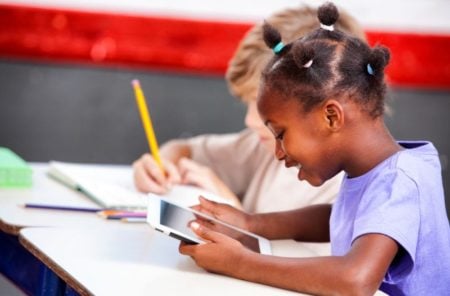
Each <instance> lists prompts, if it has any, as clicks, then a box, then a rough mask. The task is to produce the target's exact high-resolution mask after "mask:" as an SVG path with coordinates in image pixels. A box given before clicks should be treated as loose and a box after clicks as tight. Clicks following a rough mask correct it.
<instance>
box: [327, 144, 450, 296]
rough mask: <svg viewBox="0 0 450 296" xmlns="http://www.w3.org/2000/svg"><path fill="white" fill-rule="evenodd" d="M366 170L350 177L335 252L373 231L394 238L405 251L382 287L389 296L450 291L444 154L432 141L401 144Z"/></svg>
mask: <svg viewBox="0 0 450 296" xmlns="http://www.w3.org/2000/svg"><path fill="white" fill-rule="evenodd" d="M399 144H400V145H401V146H403V148H405V149H404V150H401V151H399V152H397V153H396V154H394V155H392V156H391V157H389V158H388V159H386V160H384V161H383V162H382V163H380V164H378V165H377V166H376V167H375V168H373V169H372V170H370V171H369V172H367V173H366V174H364V175H362V176H359V177H356V178H348V177H346V178H344V181H343V183H342V187H341V191H340V193H339V196H338V198H337V200H336V203H335V204H334V205H333V209H332V213H331V219H330V236H331V250H332V254H333V255H335V256H342V255H345V254H346V253H347V252H348V251H349V250H350V248H351V245H352V243H353V241H354V240H356V239H357V238H358V237H360V236H362V235H365V234H369V233H381V234H384V235H387V236H389V237H391V238H392V239H394V240H395V241H396V242H397V243H398V244H399V246H400V249H399V252H398V254H397V256H396V257H395V259H394V261H393V262H392V264H391V265H390V266H389V269H388V272H387V274H386V275H385V277H384V279H383V283H382V284H381V287H380V290H382V291H383V292H386V293H388V294H389V295H450V227H449V220H448V218H447V214H446V210H445V200H444V192H443V186H442V176H441V166H440V163H439V158H438V153H437V151H436V149H435V148H434V146H433V144H431V143H429V142H399Z"/></svg>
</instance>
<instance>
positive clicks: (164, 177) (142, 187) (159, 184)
mask: <svg viewBox="0 0 450 296" xmlns="http://www.w3.org/2000/svg"><path fill="white" fill-rule="evenodd" d="M163 164H164V170H165V172H163V171H162V170H161V168H160V167H159V166H158V163H157V162H156V161H155V159H154V158H153V156H151V155H150V154H148V153H146V154H144V155H142V156H141V157H140V158H139V159H137V160H136V161H135V162H133V175H134V184H135V186H136V188H137V189H138V190H139V191H142V192H152V193H156V194H164V193H167V191H168V190H169V189H170V187H171V186H172V185H174V184H179V183H180V182H181V177H180V173H179V171H178V169H177V167H176V166H175V165H174V163H172V162H171V161H169V160H166V159H163Z"/></svg>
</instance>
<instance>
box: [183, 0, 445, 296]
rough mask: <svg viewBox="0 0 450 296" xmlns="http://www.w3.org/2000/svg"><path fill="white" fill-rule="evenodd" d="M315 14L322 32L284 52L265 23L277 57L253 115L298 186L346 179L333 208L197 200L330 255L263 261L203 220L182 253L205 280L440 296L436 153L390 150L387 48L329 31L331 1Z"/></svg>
mask: <svg viewBox="0 0 450 296" xmlns="http://www.w3.org/2000/svg"><path fill="white" fill-rule="evenodd" d="M318 16H319V20H320V23H321V25H320V28H319V29H317V30H316V31H314V32H312V33H310V34H308V35H306V36H304V37H303V38H301V39H298V40H296V41H294V42H292V43H290V44H286V45H284V44H283V43H282V41H281V36H280V34H279V33H278V31H277V30H275V29H274V28H273V27H271V26H270V25H268V24H267V25H266V26H265V28H264V40H265V42H266V44H267V45H268V46H269V47H270V48H272V49H273V51H274V53H275V56H274V57H273V59H272V60H271V62H270V63H269V64H268V66H267V67H266V69H265V70H264V72H263V76H262V84H261V87H260V91H259V97H258V111H259V113H260V115H261V117H262V119H263V120H264V123H265V124H266V126H267V127H268V128H269V129H270V130H271V131H272V133H273V135H274V137H275V139H276V149H275V155H276V157H277V158H278V159H279V160H280V161H284V163H285V165H286V166H287V167H297V168H298V178H299V179H300V180H307V181H308V182H309V183H311V184H312V185H315V186H320V185H321V184H323V183H324V182H325V181H326V180H328V179H330V178H332V177H333V176H335V175H336V174H338V173H339V172H340V171H344V172H345V177H344V181H343V183H342V186H341V190H340V193H339V196H338V199H337V201H336V203H335V204H334V205H333V207H331V206H330V205H315V206H310V207H307V208H303V209H299V210H294V211H288V212H278V213H267V214H254V215H250V214H245V213H243V212H240V211H239V210H236V209H233V208H231V207H229V206H225V205H220V204H216V203H213V202H208V201H206V200H204V199H202V198H201V199H200V201H201V204H200V207H199V209H200V210H201V211H203V212H205V213H208V214H210V215H213V216H215V217H216V218H218V219H221V220H224V221H226V222H229V223H231V224H234V225H236V226H239V227H242V228H245V229H248V230H249V231H252V232H254V233H257V234H259V235H262V236H265V237H267V238H269V239H285V238H293V239H296V240H303V241H316V242H321V241H328V240H331V246H332V253H333V256H330V257H319V258H295V259H294V258H278V257H274V256H263V255H260V254H257V253H254V252H251V251H250V250H248V249H245V248H244V247H243V246H242V245H241V244H240V243H239V242H237V241H236V240H233V239H232V238H230V237H227V236H225V235H223V234H221V233H219V232H216V231H214V229H215V225H213V224H211V223H209V222H205V221H194V222H192V223H191V227H192V228H193V230H194V231H196V233H197V234H198V235H199V236H200V237H202V238H203V239H205V240H207V241H209V242H208V243H205V244H201V245H183V244H182V245H180V252H181V253H183V254H186V255H189V256H191V257H192V258H193V259H194V260H195V261H196V263H197V264H198V265H199V266H201V267H203V268H205V269H207V270H209V271H212V272H216V273H222V274H226V275H230V276H233V277H237V278H241V279H245V280H249V281H255V282H260V283H264V284H268V285H273V286H277V287H281V288H286V289H292V290H296V291H301V292H306V293H311V294H327V295H329V294H336V295H370V294H373V293H374V292H375V291H376V290H377V289H380V290H382V291H384V292H386V293H388V294H390V295H445V294H448V291H450V281H449V279H450V229H449V223H448V218H447V215H446V212H445V205H444V196H443V187H442V178H441V175H440V173H441V169H440V164H439V159H438V154H437V151H436V150H435V148H434V147H433V145H432V144H431V143H429V142H396V141H394V139H393V138H392V137H391V135H390V133H389V131H388V130H387V129H386V127H385V125H384V122H383V106H384V93H385V88H386V87H385V82H384V73H383V71H384V68H385V66H386V65H387V64H388V62H389V51H388V50H387V49H386V48H384V47H381V46H377V47H375V48H374V49H371V48H369V47H368V46H367V45H366V44H365V43H364V42H362V41H360V40H359V39H356V38H354V37H350V36H348V35H345V34H343V33H341V32H339V31H335V30H334V27H333V25H334V23H335V22H336V20H337V19H338V12H337V9H336V7H335V6H334V5H333V4H331V3H328V4H325V5H323V6H321V7H320V8H319V11H318Z"/></svg>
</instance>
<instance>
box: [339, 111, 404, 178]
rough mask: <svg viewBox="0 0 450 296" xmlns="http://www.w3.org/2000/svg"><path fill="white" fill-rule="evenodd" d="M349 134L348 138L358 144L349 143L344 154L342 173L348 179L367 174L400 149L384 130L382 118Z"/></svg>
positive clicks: (361, 125)
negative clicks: (343, 172) (356, 140)
mask: <svg viewBox="0 0 450 296" xmlns="http://www.w3.org/2000/svg"><path fill="white" fill-rule="evenodd" d="M351 134H352V135H350V136H351V137H353V138H355V139H358V142H357V143H351V145H349V149H348V150H347V153H346V161H345V162H344V163H345V164H346V165H345V167H344V171H345V172H346V173H347V174H348V175H349V177H358V176H361V175H363V174H365V173H367V172H368V171H370V170H371V169H373V168H374V167H375V166H377V165H378V164H379V163H381V162H382V161H383V160H385V159H387V158H389V157H390V156H392V155H393V154H395V153H396V152H398V151H400V150H401V149H402V147H401V146H400V145H398V144H397V142H396V141H395V140H394V138H393V137H392V135H391V134H390V132H389V131H388V129H387V128H386V126H385V124H384V122H383V119H382V118H379V119H376V120H374V121H370V122H367V123H365V124H358V125H357V127H355V128H354V129H353V130H352V131H351Z"/></svg>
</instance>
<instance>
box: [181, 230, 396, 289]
mask: <svg viewBox="0 0 450 296" xmlns="http://www.w3.org/2000/svg"><path fill="white" fill-rule="evenodd" d="M192 227H193V229H194V231H195V232H196V233H197V234H198V235H199V236H200V237H202V238H204V239H205V240H207V241H208V243H205V244H200V245H184V244H182V245H180V252H181V253H183V254H185V255H189V256H191V257H192V258H193V259H194V260H195V261H196V263H197V265H199V266H200V267H203V268H205V269H206V270H208V271H212V272H215V273H221V274H226V275H228V276H232V277H236V278H239V279H243V280H247V281H252V282H258V283H262V284H266V285H271V286H276V287H279V288H283V289H289V290H295V291H298V292H306V293H311V294H314V295H331V294H334V295H373V294H374V293H375V291H376V290H377V289H378V288H379V286H380V283H381V281H382V279H383V277H384V275H385V274H386V272H387V269H388V267H389V265H390V264H391V262H392V260H393V258H394V257H395V254H396V253H397V251H398V246H397V244H396V242H395V241H394V240H392V239H391V238H389V237H387V236H384V235H382V234H366V235H363V236H361V237H359V238H358V239H356V240H355V241H354V243H353V245H352V248H351V250H350V251H349V252H348V253H347V254H346V255H344V256H329V257H317V258H285V257H274V256H266V255H261V254H258V253H254V252H252V251H250V250H248V249H246V248H244V247H243V246H242V245H241V244H240V243H239V242H237V241H235V240H233V239H231V238H229V237H227V236H225V235H223V234H220V233H217V232H214V231H211V230H209V229H208V228H207V227H204V226H200V225H198V224H197V225H195V224H193V225H192Z"/></svg>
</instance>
